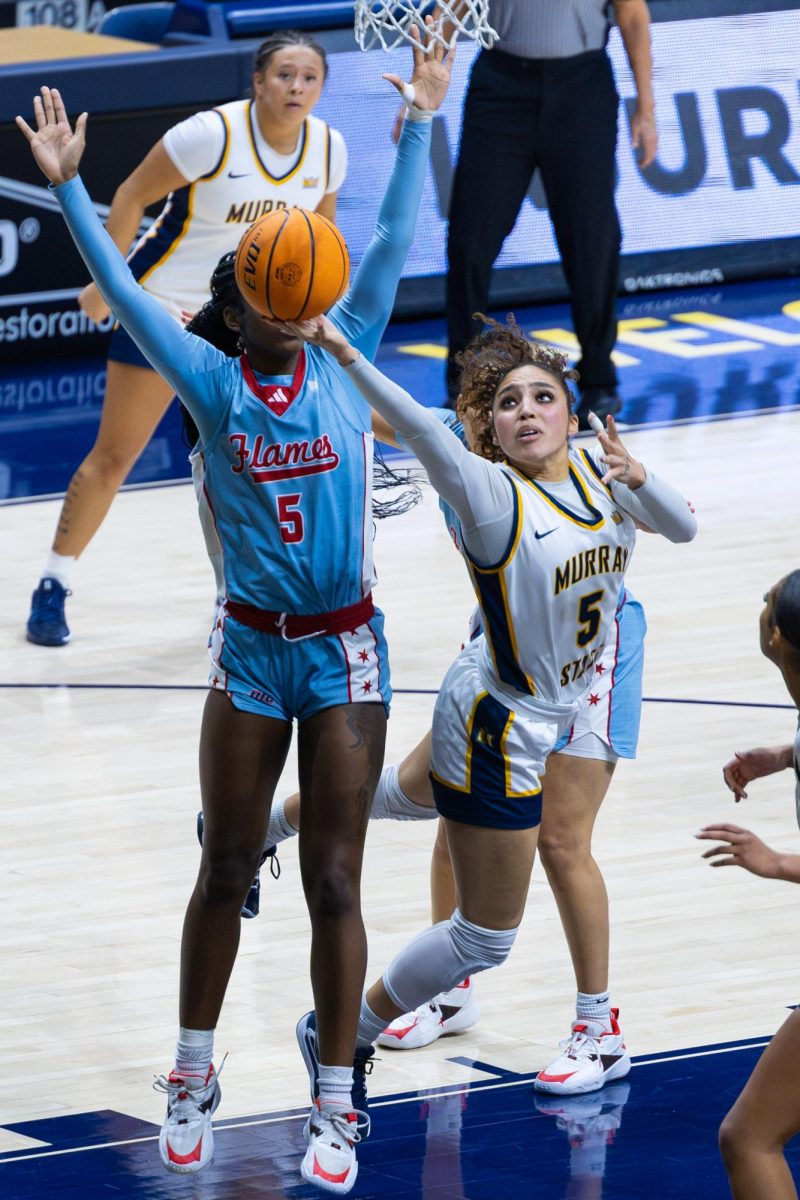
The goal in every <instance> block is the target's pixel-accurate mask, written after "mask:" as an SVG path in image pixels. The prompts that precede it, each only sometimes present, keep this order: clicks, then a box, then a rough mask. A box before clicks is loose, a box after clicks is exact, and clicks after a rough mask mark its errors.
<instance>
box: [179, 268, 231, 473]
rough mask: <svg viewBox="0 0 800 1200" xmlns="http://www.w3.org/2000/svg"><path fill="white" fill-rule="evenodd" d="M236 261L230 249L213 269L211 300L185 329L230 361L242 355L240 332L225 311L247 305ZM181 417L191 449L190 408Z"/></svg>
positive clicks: (193, 431)
mask: <svg viewBox="0 0 800 1200" xmlns="http://www.w3.org/2000/svg"><path fill="white" fill-rule="evenodd" d="M235 259H236V252H235V251H234V250H231V252H230V253H229V254H224V255H223V256H222V258H221V259H220V260H219V262H218V263H217V265H216V267H215V268H214V274H213V275H212V276H211V285H210V286H211V299H210V300H207V301H206V302H205V304H204V305H203V307H202V308H201V309H200V311H199V312H196V313H195V314H194V316H193V317H192V319H191V321H190V322H189V324H188V325H187V326H186V330H187V332H188V333H195V334H197V336H198V337H201V338H202V339H203V341H205V342H209V343H210V344H211V345H212V346H216V348H217V350H221V351H222V353H223V354H227V355H228V357H229V358H236V357H237V355H239V354H241V352H242V347H241V344H240V342H239V334H238V332H237V331H236V330H235V329H231V328H230V326H229V325H227V324H226V322H225V309H226V308H236V309H239V310H240V311H241V306H242V304H243V303H244V301H243V300H242V297H241V295H240V293H239V289H238V287H237V286H236V276H235V274H234V270H233V265H234V261H235ZM181 418H182V420H183V432H184V437H185V439H186V441H187V442H188V444H189V448H190V449H191V447H192V446H194V445H195V444H196V443H197V442H198V441H199V439H200V434H199V432H198V429H197V426H196V425H195V423H194V421H193V420H192V418H191V415H190V414H189V411H188V409H187V408H186V406H185V405H183V404H182V405H181Z"/></svg>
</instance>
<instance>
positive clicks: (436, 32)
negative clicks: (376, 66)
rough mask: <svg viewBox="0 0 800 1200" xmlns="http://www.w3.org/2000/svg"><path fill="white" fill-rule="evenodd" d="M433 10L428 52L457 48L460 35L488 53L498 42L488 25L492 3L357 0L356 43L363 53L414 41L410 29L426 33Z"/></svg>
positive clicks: (472, 0)
mask: <svg viewBox="0 0 800 1200" xmlns="http://www.w3.org/2000/svg"><path fill="white" fill-rule="evenodd" d="M434 11H435V16H434V21H433V25H432V26H428V27H427V32H428V49H429V50H430V49H432V48H433V46H434V45H435V43H436V42H438V43H439V44H440V45H442V46H453V45H455V42H456V39H457V38H458V36H459V34H463V35H464V36H465V37H468V38H472V40H473V41H475V42H478V43H479V44H480V45H481V46H483V47H484V48H485V49H487V50H488V49H490V48H491V47H492V46H493V45H494V43H495V42H496V41H497V34H496V32H495V31H494V29H492V27H491V25H490V24H489V0H437V2H435V3H434V0H355V35H356V41H357V42H358V45H359V46H360V48H361V49H362V50H369V49H370V48H371V47H372V46H374V45H375V44H376V43H380V45H381V46H382V47H383V49H384V50H393V49H394V47H395V46H399V45H400V43H401V42H412V41H413V40H414V39H413V38H412V36H411V30H412V28H413V27H414V26H415V25H416V26H417V28H418V29H419V31H420V32H423V31H424V30H425V29H426V25H425V17H426V15H427V14H428V13H431V14H432V15H433V14H434Z"/></svg>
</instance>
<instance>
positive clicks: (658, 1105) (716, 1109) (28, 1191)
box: [0, 1038, 800, 1200]
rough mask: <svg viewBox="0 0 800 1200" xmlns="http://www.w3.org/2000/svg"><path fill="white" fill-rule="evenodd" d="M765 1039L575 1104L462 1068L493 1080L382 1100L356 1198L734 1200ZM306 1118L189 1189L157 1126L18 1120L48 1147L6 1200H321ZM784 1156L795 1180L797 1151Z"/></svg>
mask: <svg viewBox="0 0 800 1200" xmlns="http://www.w3.org/2000/svg"><path fill="white" fill-rule="evenodd" d="M767 1041H768V1039H766V1038H761V1039H752V1038H751V1039H747V1040H746V1041H743V1042H738V1043H723V1044H720V1045H712V1046H702V1047H694V1048H689V1049H686V1050H681V1051H676V1052H674V1053H671V1054H670V1053H669V1052H665V1053H660V1054H656V1055H643V1056H640V1057H638V1058H636V1059H634V1062H633V1069H632V1071H631V1074H630V1075H629V1076H628V1078H626V1079H623V1080H620V1081H617V1082H614V1083H610V1084H607V1085H606V1087H604V1088H602V1089H601V1090H600V1091H599V1092H592V1093H588V1094H587V1095H583V1096H576V1097H559V1096H547V1095H544V1094H542V1093H537V1092H535V1091H534V1089H533V1087H532V1086H531V1084H532V1080H533V1075H532V1074H524V1075H523V1074H515V1073H514V1072H509V1071H506V1070H504V1069H503V1068H501V1067H495V1066H493V1065H492V1064H489V1063H483V1062H480V1061H476V1060H473V1059H469V1058H464V1057H461V1056H456V1057H454V1058H453V1059H452V1060H451V1061H453V1062H456V1063H459V1064H462V1065H464V1066H466V1067H469V1068H470V1069H477V1070H480V1071H482V1072H486V1073H491V1075H492V1076H493V1077H492V1078H489V1079H486V1080H478V1081H476V1082H474V1083H470V1084H467V1085H448V1086H446V1087H442V1088H434V1089H428V1090H427V1091H426V1092H408V1093H400V1094H399V1095H396V1096H385V1097H382V1098H381V1099H379V1100H376V1101H375V1103H374V1104H373V1105H372V1108H373V1132H372V1136H371V1137H370V1138H369V1140H368V1141H366V1142H365V1143H364V1144H363V1145H362V1146H360V1147H359V1152H358V1158H359V1177H358V1181H357V1183H356V1186H355V1188H354V1190H353V1192H352V1196H353V1200H520V1197H522V1196H527V1195H535V1196H536V1198H537V1200H566V1197H573V1198H577V1197H586V1198H587V1200H588V1198H589V1197H592V1198H594V1200H599V1197H600V1196H601V1193H602V1196H603V1197H604V1198H605V1200H645V1198H646V1200H653V1198H656V1200H683V1198H684V1197H685V1196H686V1195H687V1194H690V1195H691V1194H694V1195H699V1196H702V1197H703V1200H725V1198H727V1197H729V1191H728V1186H727V1181H726V1179H725V1173H724V1170H723V1168H722V1163H721V1160H720V1158H719V1154H718V1152H717V1144H716V1138H717V1129H718V1127H719V1123H720V1121H721V1119H722V1117H723V1116H724V1114H725V1113H726V1112H727V1110H728V1109H729V1108H730V1106H731V1104H732V1103H733V1101H734V1099H735V1098H736V1096H737V1095H738V1093H739V1091H740V1090H741V1087H742V1085H743V1084H744V1082H745V1080H746V1079H747V1077H748V1075H749V1074H750V1072H751V1070H752V1068H753V1066H754V1065H755V1063H756V1061H757V1059H758V1057H759V1055H760V1053H761V1049H762V1047H763V1046H764V1045H766V1043H767ZM423 1053H424V1051H423ZM378 1069H379V1068H378ZM223 1103H224V1101H223ZM305 1115H306V1110H304V1109H302V1110H301V1109H291V1110H287V1111H283V1112H269V1113H262V1114H257V1115H254V1116H253V1117H251V1118H243V1119H242V1118H240V1119H231V1120H230V1121H221V1122H217V1123H215V1131H216V1134H217V1137H216V1143H215V1155H214V1159H213V1160H212V1162H211V1163H210V1164H209V1165H208V1167H206V1168H205V1169H204V1170H203V1172H202V1173H201V1174H200V1175H199V1176H195V1177H191V1176H190V1177H187V1176H175V1175H168V1174H167V1173H166V1172H165V1171H164V1169H163V1168H162V1166H161V1163H160V1161H159V1158H158V1152H157V1149H156V1145H155V1142H156V1139H157V1136H158V1130H157V1127H156V1126H155V1125H152V1124H149V1123H148V1122H143V1121H137V1120H136V1119H134V1118H131V1117H128V1116H125V1115H124V1114H122V1113H115V1112H113V1111H105V1112H100V1113H82V1114H79V1115H77V1116H72V1117H61V1118H58V1117H56V1118H48V1119H45V1120H38V1121H24V1122H19V1123H16V1124H14V1125H12V1126H8V1127H7V1128H9V1129H11V1130H13V1131H14V1132H17V1133H20V1134H22V1135H26V1136H29V1137H35V1138H38V1139H39V1140H41V1141H43V1142H47V1143H48V1145H47V1146H46V1147H44V1148H42V1149H41V1150H31V1151H26V1152H17V1153H9V1154H4V1155H0V1167H2V1185H3V1197H4V1200H41V1198H42V1197H43V1196H53V1195H57V1196H58V1197H59V1200H95V1198H96V1200H101V1198H102V1197H104V1196H112V1195H114V1196H117V1197H120V1200H167V1198H170V1200H175V1198H177V1200H184V1198H185V1200H189V1198H192V1200H199V1198H202V1200H294V1198H298V1200H299V1198H302V1200H312V1197H313V1198H316V1200H319V1197H320V1192H319V1191H318V1190H317V1189H315V1188H312V1187H309V1186H308V1185H307V1184H304V1183H303V1182H302V1180H301V1179H300V1175H299V1161H300V1157H301V1155H302V1153H303V1149H304V1143H303V1137H302V1122H303V1120H304V1118H305ZM788 1159H789V1163H790V1166H791V1167H792V1169H793V1170H794V1171H795V1172H797V1170H798V1168H800V1147H797V1146H790V1147H789V1151H788Z"/></svg>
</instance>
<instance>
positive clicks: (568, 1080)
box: [533, 1008, 631, 1096]
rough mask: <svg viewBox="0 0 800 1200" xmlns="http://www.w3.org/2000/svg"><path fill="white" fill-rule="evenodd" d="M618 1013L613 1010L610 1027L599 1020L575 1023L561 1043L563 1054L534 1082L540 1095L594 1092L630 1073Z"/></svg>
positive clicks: (628, 1059) (629, 1062) (568, 1094)
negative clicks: (544, 1093)
mask: <svg viewBox="0 0 800 1200" xmlns="http://www.w3.org/2000/svg"><path fill="white" fill-rule="evenodd" d="M618 1016H619V1009H618V1008H612V1010H611V1017H610V1019H609V1023H608V1024H606V1023H605V1021H596V1020H588V1019H587V1020H579V1021H575V1022H574V1023H573V1026H572V1032H571V1034H570V1036H569V1037H568V1038H566V1039H565V1041H563V1042H562V1043H561V1047H562V1052H561V1054H559V1056H558V1058H556V1059H554V1060H553V1062H551V1063H550V1064H549V1065H548V1066H546V1067H545V1069H544V1070H543V1071H540V1072H539V1074H538V1075H537V1076H536V1078H535V1079H534V1081H533V1086H534V1087H535V1088H536V1089H537V1090H538V1091H540V1092H551V1093H554V1094H555V1095H558V1096H570V1095H577V1094H579V1093H581V1092H594V1091H596V1090H597V1089H598V1088H601V1087H602V1086H603V1084H604V1083H610V1082H611V1080H612V1079H622V1078H624V1076H626V1075H627V1074H628V1072H629V1071H630V1069H631V1060H630V1057H629V1055H628V1051H627V1049H626V1048H625V1041H624V1039H623V1037H622V1031H621V1029H620V1027H619V1022H618V1020H617V1018H618Z"/></svg>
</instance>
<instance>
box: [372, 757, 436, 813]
mask: <svg viewBox="0 0 800 1200" xmlns="http://www.w3.org/2000/svg"><path fill="white" fill-rule="evenodd" d="M438 815H439V814H438V812H437V811H436V809H435V808H434V807H430V808H429V807H428V806H427V805H425V804H415V802H414V801H413V800H411V799H410V797H408V796H407V795H406V794H405V792H404V791H403V789H402V788H401V787H400V768H399V766H398V765H397V764H396V763H393V764H392V765H391V766H389V767H384V768H383V770H382V771H381V777H380V779H379V780H378V786H377V787H376V789H375V798H374V800H373V801H372V809H371V810H370V814H369V819H370V821H432V820H433V819H434V818H435V817H438Z"/></svg>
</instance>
